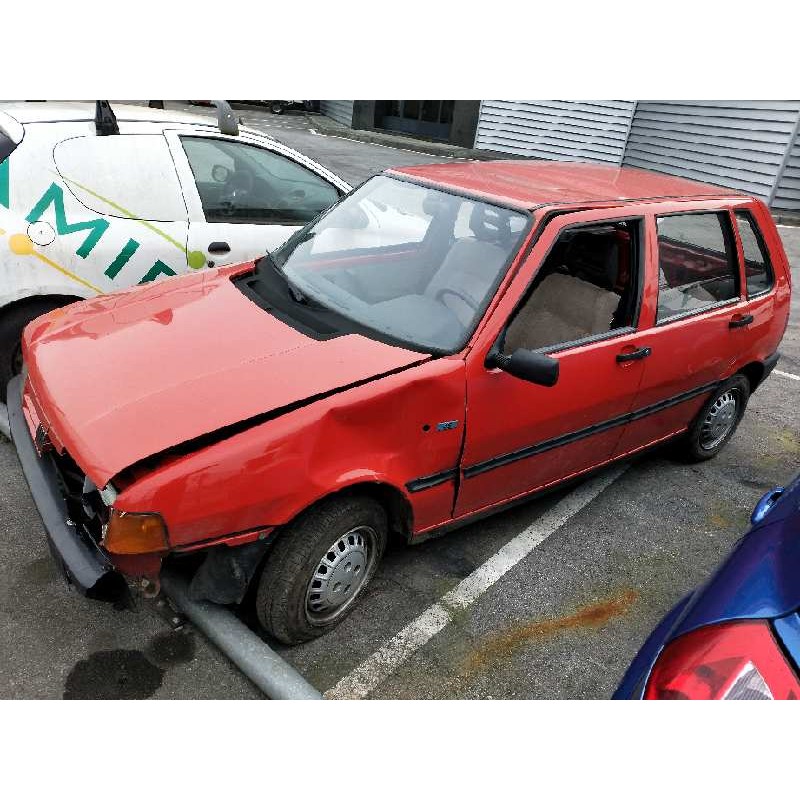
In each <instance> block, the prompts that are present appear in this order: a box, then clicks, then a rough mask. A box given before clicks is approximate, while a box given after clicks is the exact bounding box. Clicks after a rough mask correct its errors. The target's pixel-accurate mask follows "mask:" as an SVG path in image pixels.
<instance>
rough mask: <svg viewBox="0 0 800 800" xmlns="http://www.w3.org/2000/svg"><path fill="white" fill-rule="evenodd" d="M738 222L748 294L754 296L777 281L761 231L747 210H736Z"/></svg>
mask: <svg viewBox="0 0 800 800" xmlns="http://www.w3.org/2000/svg"><path fill="white" fill-rule="evenodd" d="M736 223H737V225H738V226H739V237H740V238H741V240H742V250H743V251H744V274H745V280H746V282H747V296H748V297H753V296H755V295H757V294H762V293H763V292H768V291H769V290H770V289H771V288H772V284H773V283H774V282H775V279H774V278H773V273H772V265H771V264H770V263H769V255H768V253H767V248H766V246H765V245H764V241H763V240H762V238H761V233H760V232H759V230H758V228H757V227H756V223H755V221H754V220H753V218H752V216H751V215H750V213H749V212H747V211H737V212H736Z"/></svg>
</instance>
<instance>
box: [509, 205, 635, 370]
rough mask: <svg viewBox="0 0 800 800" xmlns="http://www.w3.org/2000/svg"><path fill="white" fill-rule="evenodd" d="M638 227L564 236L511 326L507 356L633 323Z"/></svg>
mask: <svg viewBox="0 0 800 800" xmlns="http://www.w3.org/2000/svg"><path fill="white" fill-rule="evenodd" d="M639 225H640V223H639V222H638V221H632V220H625V221H620V222H614V223H603V224H601V225H591V226H583V227H580V228H572V229H568V230H566V231H564V232H563V233H562V234H561V236H560V237H559V239H558V240H557V242H556V243H555V245H554V246H553V249H552V250H551V251H550V253H549V255H548V256H547V258H546V259H545V261H544V263H543V264H542V267H541V269H540V270H539V272H538V274H537V276H536V278H535V280H534V282H533V284H532V286H531V289H530V290H529V292H528V293H527V295H526V298H525V300H524V301H523V303H522V305H521V306H520V308H519V309H518V311H517V313H516V314H515V316H514V318H513V319H512V321H511V324H510V325H509V326H508V329H507V331H506V334H505V342H504V344H503V351H504V352H505V353H508V354H510V353H513V352H514V350H517V349H518V348H525V349H528V350H539V349H543V348H552V347H555V346H558V345H562V344H566V343H571V342H576V341H579V340H581V339H585V338H587V337H591V336H596V335H599V334H603V333H607V332H608V331H610V330H613V329H615V328H622V327H626V326H628V325H631V324H633V321H634V319H635V314H636V306H637V300H638V279H637V275H638V258H637V251H638V248H637V241H638V234H639Z"/></svg>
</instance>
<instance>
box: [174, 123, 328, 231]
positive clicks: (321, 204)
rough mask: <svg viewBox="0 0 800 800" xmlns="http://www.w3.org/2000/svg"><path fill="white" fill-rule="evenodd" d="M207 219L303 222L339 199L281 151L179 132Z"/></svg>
mask: <svg viewBox="0 0 800 800" xmlns="http://www.w3.org/2000/svg"><path fill="white" fill-rule="evenodd" d="M181 144H182V145H183V149H184V151H185V152H186V156H187V158H188V159H189V166H190V167H191V168H192V174H193V175H194V179H195V183H196V184H197V191H198V193H199V195H200V202H201V204H202V206H203V213H204V214H205V217H206V221H207V222H239V223H251V224H267V225H269V224H272V225H302V224H305V223H306V222H308V221H309V220H312V219H314V217H316V216H317V214H319V213H320V211H324V210H325V209H326V208H328V206H330V205H332V204H333V203H335V202H336V200H338V199H339V193H338V192H337V190H336V188H335V187H334V186H332V185H331V184H330V183H328V182H327V181H326V180H324V179H323V178H321V177H320V176H319V175H317V174H316V173H314V172H312V171H311V170H310V169H307V168H306V167H304V166H302V165H301V164H297V163H296V162H294V161H292V160H291V159H289V158H286V157H285V156H282V155H280V154H279V153H273V152H272V151H271V150H266V149H264V148H262V147H257V146H255V145H249V144H243V143H241V142H229V141H227V140H225V139H213V138H206V137H192V136H182V137H181Z"/></svg>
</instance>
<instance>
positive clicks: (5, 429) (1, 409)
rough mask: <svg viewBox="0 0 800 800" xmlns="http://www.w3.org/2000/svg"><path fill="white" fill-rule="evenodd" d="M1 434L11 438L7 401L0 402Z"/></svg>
mask: <svg viewBox="0 0 800 800" xmlns="http://www.w3.org/2000/svg"><path fill="white" fill-rule="evenodd" d="M0 434H2V435H3V436H5V437H6V439H8V440H10V439H11V428H10V427H9V424H8V409H7V408H6V404H5V403H0Z"/></svg>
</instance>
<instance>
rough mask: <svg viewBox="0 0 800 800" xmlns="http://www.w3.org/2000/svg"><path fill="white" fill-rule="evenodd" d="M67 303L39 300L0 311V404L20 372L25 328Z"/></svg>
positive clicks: (50, 299)
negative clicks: (32, 321) (31, 322)
mask: <svg viewBox="0 0 800 800" xmlns="http://www.w3.org/2000/svg"><path fill="white" fill-rule="evenodd" d="M69 302H71V301H70V300H65V299H62V298H52V297H51V298H41V299H36V300H31V301H29V302H23V303H19V304H17V305H14V306H11V307H10V308H8V309H6V310H0V402H3V403H5V401H6V389H7V388H8V382H9V381H10V380H11V379H12V378H13V377H14V376H15V375H18V374H19V371H20V366H21V357H22V356H21V353H22V351H21V344H22V342H21V339H22V331H23V329H24V328H25V326H26V325H27V324H28V323H29V322H30V321H31V320H34V319H36V317H41V316H42V314H46V313H47V312H48V311H52V310H53V309H54V308H60V307H61V306H64V305H66V304H67V303H69Z"/></svg>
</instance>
